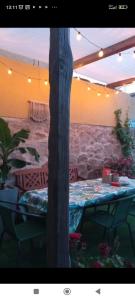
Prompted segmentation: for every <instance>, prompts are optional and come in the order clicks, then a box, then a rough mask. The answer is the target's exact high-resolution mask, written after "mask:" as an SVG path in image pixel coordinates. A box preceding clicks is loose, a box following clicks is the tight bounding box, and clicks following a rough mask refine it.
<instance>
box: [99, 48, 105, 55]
mask: <svg viewBox="0 0 135 300" xmlns="http://www.w3.org/2000/svg"><path fill="white" fill-rule="evenodd" d="M98 56H99V57H103V56H104V52H103V49H102V48H101V49H100V51H99V52H98Z"/></svg>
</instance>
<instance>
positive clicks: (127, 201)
mask: <svg viewBox="0 0 135 300" xmlns="http://www.w3.org/2000/svg"><path fill="white" fill-rule="evenodd" d="M134 197H135V196H134V195H132V196H127V197H123V198H121V199H119V200H118V201H116V203H115V205H114V207H113V210H112V212H109V211H103V210H97V211H95V212H94V213H93V214H91V215H90V218H91V219H90V221H91V222H93V223H96V224H98V225H100V226H102V227H103V228H104V235H103V238H105V235H106V234H107V238H108V242H109V244H111V245H112V243H113V241H114V239H115V237H116V234H117V229H118V228H119V227H120V226H122V225H123V224H126V225H127V226H128V230H129V237H130V242H131V246H132V250H133V252H134V254H135V248H134V242H133V236H132V231H131V226H130V224H129V223H128V221H127V217H128V211H129V209H130V205H131V202H132V200H133V198H134ZM112 203H114V202H112ZM111 233H113V239H111Z"/></svg>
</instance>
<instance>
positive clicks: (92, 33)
mask: <svg viewBox="0 0 135 300" xmlns="http://www.w3.org/2000/svg"><path fill="white" fill-rule="evenodd" d="M77 30H78V31H79V32H81V33H82V34H83V35H84V36H85V37H86V38H88V40H89V41H91V42H93V43H95V44H97V45H99V48H103V49H104V48H106V47H109V46H111V45H114V44H116V43H118V42H121V41H123V40H126V39H128V38H130V37H133V36H134V37H135V28H77ZM0 39H1V48H3V49H5V50H7V51H11V52H14V53H17V54H20V55H23V56H27V57H30V58H31V59H36V60H39V61H43V62H45V63H47V64H48V61H49V28H0ZM71 48H72V52H73V58H74V61H75V60H77V59H79V58H81V57H84V56H86V55H89V54H92V53H94V52H96V51H98V48H97V47H96V46H94V45H93V44H90V43H89V42H88V41H87V40H86V39H85V38H83V37H82V39H81V40H80V41H77V39H76V31H75V30H74V29H73V28H71ZM134 50H135V47H132V48H130V49H128V50H125V51H123V52H121V53H122V56H123V60H122V62H118V60H117V58H118V54H115V55H111V56H109V57H106V58H103V59H101V60H98V61H95V62H92V63H90V64H88V65H86V66H83V67H81V68H78V69H76V70H75V71H76V72H78V73H79V74H83V75H87V76H88V77H90V78H93V79H95V80H98V81H101V82H104V83H106V84H110V83H112V82H116V81H121V80H125V79H128V78H132V77H135V71H134V70H135V59H134V58H133V56H132V54H133V51H134Z"/></svg>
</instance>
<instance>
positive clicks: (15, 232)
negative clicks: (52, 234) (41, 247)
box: [0, 201, 46, 259]
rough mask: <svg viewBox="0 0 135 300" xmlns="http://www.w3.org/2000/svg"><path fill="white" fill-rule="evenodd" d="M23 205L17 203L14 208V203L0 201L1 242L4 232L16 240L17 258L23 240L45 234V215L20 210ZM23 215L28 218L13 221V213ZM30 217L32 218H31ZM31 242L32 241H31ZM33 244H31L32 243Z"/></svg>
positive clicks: (0, 241) (30, 239)
mask: <svg viewBox="0 0 135 300" xmlns="http://www.w3.org/2000/svg"><path fill="white" fill-rule="evenodd" d="M21 206H23V207H24V205H20V204H19V209H16V208H15V206H14V203H11V202H9V201H0V216H1V218H2V222H3V232H2V234H1V237H0V243H1V244H2V241H3V235H4V233H5V232H6V233H8V234H9V235H10V236H11V237H12V238H13V240H14V241H16V246H17V250H18V251H17V253H18V258H19V259H20V255H21V243H22V242H24V241H31V242H32V240H33V239H34V238H37V237H40V236H45V235H46V224H45V219H46V217H45V216H41V215H37V214H31V213H28V212H24V210H23V211H21V209H20V207H21ZM17 214H19V215H25V216H27V217H28V218H29V217H30V219H27V220H26V221H23V218H22V222H21V223H19V224H16V223H15V215H17ZM31 217H32V219H31ZM31 244H32V243H31ZM32 246H33V244H32Z"/></svg>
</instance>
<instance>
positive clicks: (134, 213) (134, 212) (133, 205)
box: [128, 200, 135, 217]
mask: <svg viewBox="0 0 135 300" xmlns="http://www.w3.org/2000/svg"><path fill="white" fill-rule="evenodd" d="M128 215H129V216H132V217H135V200H133V201H132V203H131V206H130V208H129V211H128Z"/></svg>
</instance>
